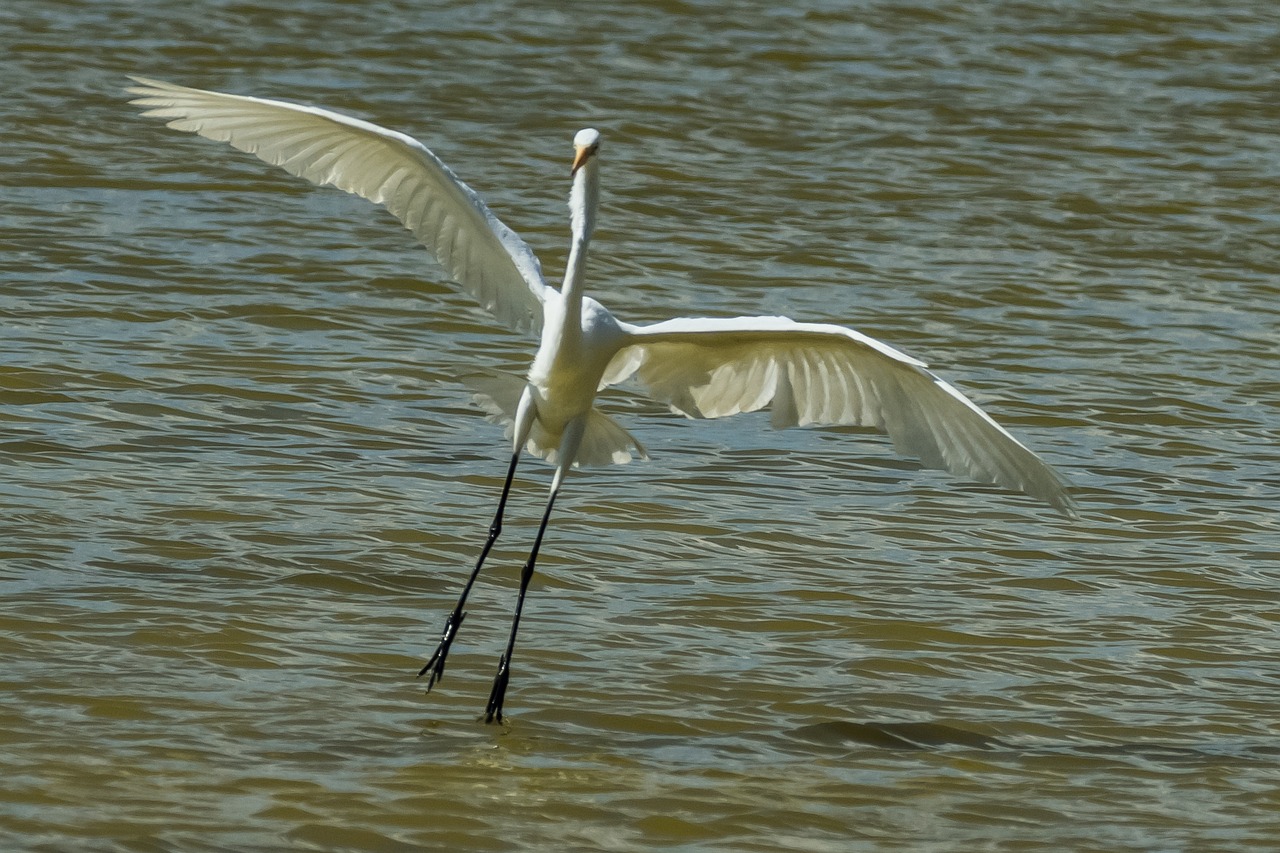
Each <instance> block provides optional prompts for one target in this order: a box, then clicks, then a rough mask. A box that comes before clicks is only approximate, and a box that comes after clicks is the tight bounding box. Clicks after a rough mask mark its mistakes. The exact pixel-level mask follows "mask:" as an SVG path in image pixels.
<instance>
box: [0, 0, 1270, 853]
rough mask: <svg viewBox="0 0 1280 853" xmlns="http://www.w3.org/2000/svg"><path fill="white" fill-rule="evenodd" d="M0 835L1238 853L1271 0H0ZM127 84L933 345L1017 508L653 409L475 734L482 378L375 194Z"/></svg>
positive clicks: (681, 268)
mask: <svg viewBox="0 0 1280 853" xmlns="http://www.w3.org/2000/svg"><path fill="white" fill-rule="evenodd" d="M0 55H3V57H4V59H3V60H2V61H0V78H2V79H3V80H4V82H5V83H6V86H5V90H6V92H7V94H8V104H9V108H8V110H7V111H6V120H5V122H4V123H3V125H4V128H3V134H4V142H5V144H4V145H3V147H0V152H3V153H0V157H2V158H3V159H4V167H3V169H2V170H0V183H2V184H3V187H0V192H2V194H3V199H4V202H5V203H4V205H3V206H2V207H0V329H3V338H2V339H0V353H2V357H0V466H2V470H3V474H2V475H0V554H2V555H3V563H2V564H0V593H2V596H3V597H2V598H0V683H2V687H0V769H2V772H0V840H2V841H3V843H2V844H0V846H3V847H4V848H5V849H14V850H17V849H23V850H26V849H30V850H49V851H55V850H56V851H62V850H127V851H135V850H137V851H155V850H175V851H176V850H183V851H193V850H200V851H202V850H236V851H241V850H274V849H314V850H416V849H424V848H426V849H449V850H514V849H547V850H552V849H554V850H643V849H653V848H670V849H678V850H687V851H712V850H715V851H750V850H760V851H764V850H770V851H772V850H788V851H826V850H839V851H844V850H851V849H855V850H871V849H885V850H897V849H901V850H912V851H951V850H959V849H964V850H1002V851H1014V850H1027V851H1031V850H1037V851H1038V850H1097V851H1116V850H1258V851H1263V850H1266V851H1269V850H1273V849H1275V844H1276V838H1280V816H1278V815H1280V769H1277V759H1278V756H1277V733H1278V732H1277V722H1276V721H1277V718H1278V715H1277V700H1276V696H1277V692H1278V691H1280V637H1278V636H1277V621H1278V617H1277V613H1280V609H1278V608H1277V603H1280V535H1277V532H1278V531H1277V528H1278V527H1280V524H1278V523H1277V514H1276V509H1277V498H1278V497H1280V473H1278V472H1277V466H1278V463H1280V450H1277V440H1278V439H1280V404H1278V403H1277V400H1278V399H1280V381H1278V380H1277V372H1276V371H1277V367H1278V366H1280V360H1278V359H1277V347H1276V340H1277V332H1276V329H1277V325H1278V323H1280V309H1277V304H1280V279H1278V278H1277V276H1278V275H1280V260H1278V259H1280V217H1278V216H1277V203H1276V199H1277V196H1278V193H1277V190H1278V189H1280V145H1278V144H1277V139H1278V138H1280V137H1278V134H1280V102H1277V100H1276V97H1275V93H1276V91H1277V89H1278V88H1280V86H1278V84H1280V70H1278V69H1280V13H1277V12H1276V11H1275V7H1274V6H1273V4H1270V3H1262V2H1254V3H1236V4H1221V5H1219V4H1209V5H1205V4H1198V3H1197V4H1193V3H1173V4H1170V3H1133V4H1103V3H1082V4H1051V5H1050V6H1047V7H1044V8H1042V7H1041V4H1029V3H1028V4H1002V3H980V2H975V3H958V2H937V3H919V4H915V5H903V4H887V3H886V4H867V3H859V4H846V3H820V2H812V3H800V4H790V5H788V6H786V7H785V8H783V7H775V6H774V5H773V4H766V3H750V2H748V3H734V4H709V3H694V4H680V3H625V4H624V3H612V2H603V0H602V2H596V3H591V4H581V5H577V6H575V7H574V8H573V9H572V10H570V11H551V10H550V9H549V8H538V6H537V4H520V3H513V2H491V3H476V4H468V3H456V4H443V3H439V4H437V3H423V4H409V3H390V2H388V3H362V4H347V3H337V2H327V3H326V2H304V3H277V4H266V5H264V4H256V5H245V4H235V3H206V4H192V5H191V8H189V9H188V8H186V7H174V6H172V5H162V4H135V3H124V2H101V3H87V2H63V3H54V2H39V3H36V2H30V0H18V2H16V3H10V4H8V5H6V6H4V7H3V8H0ZM127 73H144V74H150V75H153V76H157V77H160V78H163V79H172V80H174V81H175V82H184V83H189V84H192V85H196V86H203V87H207V88H220V89H224V90H229V91H238V92H244V93H251V94H263V95H273V96H286V97H293V98H295V99H299V100H305V101H310V102H314V103H319V104H324V105H327V106H331V107H335V108H340V109H343V110H346V111H349V112H353V113H356V114H359V115H362V116H365V117H368V118H371V119H373V120H375V121H378V122H380V123H383V124H386V125H389V126H393V127H397V128H400V129H403V130H406V131H408V132H410V133H413V134H414V135H416V136H418V137H419V138H421V139H422V140H424V141H425V142H427V143H428V144H429V145H431V146H432V147H433V148H434V149H435V150H436V151H437V152H438V153H439V154H440V155H441V156H442V157H443V158H444V159H445V160H446V161H447V162H449V163H450V164H451V165H452V166H453V167H454V168H455V169H456V170H457V171H458V172H459V173H460V174H461V175H463V177H464V178H465V179H466V180H467V181H468V182H470V183H471V184H472V186H474V187H475V188H477V189H478V190H479V191H481V192H482V193H483V194H484V195H485V196H486V197H487V198H488V199H489V201H490V203H491V204H492V206H493V207H494V208H495V209H496V210H497V212H498V213H499V215H501V216H502V217H503V218H504V219H505V220H506V221H507V222H508V223H509V224H510V225H512V226H513V227H515V228H516V229H517V230H519V231H520V232H521V233H522V234H524V235H525V236H526V238H527V239H528V240H529V241H530V243H531V244H532V245H533V246H534V247H535V248H536V249H537V250H538V251H539V252H540V254H541V255H542V258H543V262H544V265H545V267H546V268H547V269H548V271H549V272H551V273H552V274H558V271H559V270H560V268H561V266H562V265H563V262H564V250H565V244H566V222H565V219H566V217H565V210H564V196H565V193H566V191H567V174H566V172H567V168H566V166H567V156H568V154H569V140H570V138H571V135H572V133H573V131H575V130H576V129H578V128H579V127H581V126H584V125H588V124H591V125H596V126H598V127H600V128H601V129H602V130H603V131H604V132H605V134H606V139H605V143H606V148H605V158H606V160H605V181H606V195H605V199H604V204H605V208H604V212H603V222H602V225H601V228H600V230H599V231H598V233H597V241H596V244H595V258H594V260H593V262H592V279H593V281H594V291H593V292H594V293H595V295H597V296H599V297H600V298H601V299H602V301H604V302H606V303H607V304H608V305H609V306H610V307H611V308H613V309H614V310H615V311H616V312H617V313H618V314H619V315H620V316H622V317H624V318H625V319H628V320H632V321H635V322H640V321H652V320H658V319H662V318H665V317H667V316H671V315H675V314H708V315H721V316H732V315H740V314H762V313H784V314H789V315H792V316H796V317H801V318H805V319H813V320H823V321H829V322H837V323H843V324H847V325H852V326H855V327H857V328H860V329H862V330H863V331H866V332H868V333H871V334H874V335H877V336H879V337H882V338H884V339H886V340H888V341H890V342H892V343H894V344H895V345H897V346H899V347H901V348H903V349H905V350H907V351H908V352H911V353H912V354H914V355H917V356H919V357H921V358H924V359H926V360H928V361H930V362H931V363H932V364H933V365H934V367H935V368H937V369H938V370H939V371H940V372H941V373H942V374H943V375H944V376H946V377H948V378H949V379H951V380H953V381H955V382H956V383H957V384H959V385H960V386H961V387H962V388H964V389H966V390H967V391H968V392H970V393H971V394H972V395H973V396H974V397H975V398H976V399H977V400H979V401H980V402H981V403H982V404H983V405H985V406H986V407H987V408H988V409H989V410H990V411H991V412H992V413H993V414H994V415H995V416H996V417H997V418H999V419H1000V420H1001V421H1002V422H1004V423H1006V424H1007V425H1008V426H1010V428H1012V429H1013V430H1014V431H1015V432H1016V433H1017V434H1019V435H1020V436H1021V437H1023V438H1024V439H1025V440H1026V441H1027V442H1028V443H1029V444H1031V445H1032V446H1033V447H1034V448H1036V449H1037V450H1038V451H1040V452H1041V453H1042V454H1043V455H1044V456H1045V457H1046V458H1047V459H1048V460H1050V461H1051V462H1052V463H1053V464H1055V465H1057V466H1058V467H1060V468H1061V470H1062V471H1063V472H1064V473H1065V474H1067V475H1068V476H1069V477H1070V478H1071V479H1072V480H1073V481H1074V482H1075V483H1076V484H1077V486H1078V491H1077V494H1078V497H1079V499H1080V502H1081V506H1082V510H1083V518H1082V519H1081V520H1080V521H1078V522H1069V521H1066V520H1063V519H1060V518H1058V517H1057V516H1055V515H1053V514H1052V513H1051V512H1050V511H1048V510H1046V509H1044V508H1042V507H1040V506H1038V505H1036V504H1034V503H1032V502H1030V501H1028V500H1026V499H1023V498H1021V497H1018V496H1014V495H1009V494H1006V493H1003V492H998V491H995V490H992V489H988V488H982V487H976V486H972V485H968V484H964V483H957V482H955V481H954V480H953V479H951V478H949V477H947V476H945V475H942V474H938V473H936V472H922V471H919V470H916V468H915V466H914V465H913V464H911V463H910V462H909V461H903V460H900V459H898V458H897V457H895V456H894V455H893V454H892V452H891V451H890V449H889V447H888V445H887V443H886V442H884V441H882V440H880V439H878V438H870V437H867V436H865V435H862V434H860V433H857V432H855V431H851V430H839V429H833V430H808V431H805V430H796V431H789V432H782V433H778V432H773V431H770V430H769V429H768V428H767V417H764V416H761V417H743V418H738V419H731V420H726V421H720V422H714V423H693V422H686V421H683V420H680V419H677V418H674V417H672V416H670V415H668V414H666V413H665V412H664V411H663V410H662V408H661V407H659V406H656V405H653V404H650V403H648V402H645V401H642V400H640V399H639V398H636V397H633V396H631V395H629V394H625V393H624V394H613V395H611V397H610V400H611V403H610V409H611V410H612V411H613V412H615V413H619V414H620V416H621V419H622V420H624V421H625V422H626V424H627V425H628V427H630V428H631V429H633V430H634V431H635V432H636V434H637V435H638V437H639V438H640V439H641V440H642V441H644V442H645V443H646V444H647V445H648V446H649V448H650V450H651V451H652V453H653V457H654V458H653V460H652V461H651V462H649V463H643V464H633V465H630V466H627V467H621V468H613V469H608V470H595V471H590V472H587V473H584V474H582V475H577V476H575V477H573V478H572V479H571V480H570V483H569V486H568V487H567V490H566V492H565V493H564V495H563V496H562V499H561V502H560V505H559V506H558V507H557V515H556V518H555V521H554V524H553V528H552V531H551V534H550V536H549V539H548V542H547V545H546V547H545V548H544V552H543V557H542V560H541V562H540V570H541V571H540V574H539V576H538V577H537V578H536V579H535V582H534V589H533V593H532V596H533V597H532V598H531V601H530V604H529V608H528V610H527V614H526V622H525V624H524V628H523V631H522V637H521V645H520V648H519V649H518V652H517V658H516V662H515V668H514V669H515V674H514V680H513V683H512V688H511V691H510V693H509V695H508V711H509V713H510V720H509V725H508V726H506V727H493V726H484V725H481V724H479V723H477V722H476V721H475V718H476V716H477V715H478V714H479V712H480V711H481V710H482V708H483V705H484V700H485V697H486V696H487V693H488V689H489V683H490V680H491V678H492V675H493V670H494V667H495V665H496V659H497V654H498V652H499V650H500V648H501V645H502V642H503V640H504V638H505V633H506V629H507V625H508V620H509V614H510V609H511V606H512V599H513V596H514V589H515V584H516V576H517V573H518V568H519V565H520V561H521V559H522V557H523V554H524V552H525V550H526V548H527V546H528V542H529V539H530V537H531V536H532V532H533V526H534V522H535V521H536V517H537V513H538V511H539V509H540V507H541V504H542V500H543V495H544V490H545V488H546V486H547V483H548V480H549V472H548V469H546V468H545V467H543V466H541V465H538V464H535V463H532V462H529V463H526V465H525V467H524V468H523V470H522V473H523V477H522V479H521V481H520V484H519V486H518V487H517V489H516V493H515V494H514V496H513V503H512V513H511V516H510V519H509V523H508V526H507V530H506V532H505V533H504V537H503V540H502V542H501V543H500V546H499V548H498V549H497V550H496V552H495V554H494V557H493V558H492V559H491V561H490V569H489V572H488V574H487V576H486V577H485V578H483V579H482V581H481V584H480V585H479V587H478V589H477V592H476V594H475V596H474V598H473V604H472V606H471V610H470V614H471V615H470V617H469V619H468V621H467V624H466V626H465V629H464V632H463V634H462V638H461V640H460V641H459V644H458V646H457V647H456V649H455V651H454V654H453V656H452V658H451V660H450V669H449V672H448V676H447V678H446V680H445V681H444V683H443V684H442V685H440V686H439V687H438V688H437V689H436V690H435V691H434V692H433V693H432V694H431V695H430V696H426V695H424V694H423V692H422V685H421V684H420V683H419V682H416V681H415V679H414V678H413V674H414V673H415V672H416V670H417V668H418V667H419V666H420V665H421V663H422V660H423V656H424V654H425V653H426V652H428V651H429V650H430V649H431V647H433V645H434V640H435V638H436V636H437V634H438V631H439V629H440V626H441V621H442V619H443V618H444V615H445V614H446V612H447V611H448V609H449V607H450V606H451V605H452V602H453V599H454V596H455V595H456V592H457V589H458V586H459V585H460V583H461V582H462V580H463V579H464V577H465V574H466V571H467V569H468V568H469V565H470V563H471V561H472V560H473V559H474V556H475V553H476V551H477V549H478V547H479V545H480V542H481V540H482V539H483V536H484V531H485V529H486V527H487V525H488V521H489V517H490V515H491V512H492V506H493V502H494V500H495V499H496V496H497V491H498V488H499V486H500V481H501V476H502V474H503V472H504V468H505V459H506V449H505V447H504V445H503V442H502V440H501V430H500V428H498V427H495V426H493V425H490V424H488V423H486V422H485V421H484V420H483V419H482V418H480V417H479V416H478V415H477V413H476V412H475V410H473V409H472V408H470V406H469V404H468V394H467V392H466V390H465V389H464V387H463V386H461V385H460V384H458V383H457V382H456V381H455V377H457V376H458V375H460V374H462V373H465V372H466V370H468V369H469V368H470V367H472V366H474V365H487V366H500V367H507V368H513V369H519V367H520V366H521V365H522V364H523V363H524V362H525V360H526V359H527V358H528V354H529V353H530V352H531V350H532V346H531V344H530V343H529V342H527V341H525V340H523V339H521V338H519V337H517V336H515V335H511V334H508V333H506V332H505V331H500V330H495V329H494V328H492V324H491V323H490V321H489V320H488V318H487V317H486V316H485V315H484V314H483V312H481V311H479V310H478V309H476V308H475V307H474V306H473V305H472V303H471V302H470V301H469V300H468V299H467V298H466V297H465V296H462V295H459V294H457V293H456V292H454V290H453V289H452V288H451V287H450V286H448V285H447V284H445V283H443V282H442V281H441V277H440V274H439V273H438V271H437V270H436V269H435V268H434V267H433V266H432V265H430V264H429V262H428V261H427V259H426V257H425V255H424V254H423V253H422V252H421V251H419V250H417V249H416V248H415V247H414V246H413V245H412V243H411V240H410V238H409V236H408V235H407V233H405V232H403V231H402V230H400V229H399V227H398V226H397V225H395V223H394V222H393V221H392V220H391V219H390V218H389V217H388V216H386V215H385V214H383V213H382V212H380V211H377V210H376V209H374V208H372V207H371V206H369V205H366V204H364V203H363V202H360V201H359V200H356V199H350V198H347V197H345V196H343V195H342V194H340V193H337V192H336V191H332V190H328V191H325V190H315V189H311V188H309V187H307V186H305V185H300V184H299V183H297V182H295V181H293V180H292V179H290V178H288V177H287V176H285V175H283V174H279V173H276V172H274V171H272V170H270V169H268V168H266V167H265V166H263V165H262V164H260V163H258V162H257V161H256V160H253V159H252V158H248V157H245V156H243V155H239V154H237V153H236V152H233V151H231V150H230V149H227V148H224V147H221V146H218V145H215V144H213V143H208V142H205V141H203V140H199V139H195V138H190V137H188V136H186V135H184V134H178V133H175V132H172V131H169V130H167V129H165V128H164V127H163V126H161V125H160V123H158V122H155V121H153V120H148V119H142V118H139V117H138V116H137V111H136V110H135V109H134V108H132V107H129V106H127V105H126V103H125V97H124V96H123V94H122V92H121V89H122V87H123V85H124V84H125V80H124V75H125V74H127Z"/></svg>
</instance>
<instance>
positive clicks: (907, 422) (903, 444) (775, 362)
mask: <svg viewBox="0 0 1280 853" xmlns="http://www.w3.org/2000/svg"><path fill="white" fill-rule="evenodd" d="M628 332H629V333H630V335H631V337H630V339H629V340H630V345H629V346H627V347H625V348H624V349H622V350H621V351H620V352H619V353H618V354H617V355H616V356H615V357H614V360H613V362H612V363H611V364H610V365H609V369H608V370H607V371H606V375H607V376H608V379H609V380H610V381H615V382H616V381H621V380H622V379H623V378H625V377H626V376H628V375H630V374H632V373H633V372H634V374H635V376H636V378H637V379H639V381H640V382H641V383H642V384H644V385H645V386H646V388H647V389H648V391H649V392H650V393H651V394H652V395H653V397H654V398H656V399H658V400H662V401H664V402H666V403H668V404H670V405H671V407H672V408H673V409H674V410H676V411H677V412H680V413H682V414H685V415H687V416H689V417H695V418H720V417H725V416H727V415H733V414H737V413H739V412H751V411H755V410H757V409H761V408H764V407H765V406H768V405H770V404H772V415H773V424H774V426H776V427H788V426H796V425H803V424H850V425H858V426H868V427H875V428H877V429H880V430H881V431H883V432H886V433H888V435H889V437H890V438H891V439H892V440H893V443H894V446H895V447H897V449H898V450H899V451H900V452H902V453H904V454H906V455H909V456H915V457H918V458H919V459H920V461H921V462H923V463H924V464H925V465H926V466H928V467H931V468H941V469H944V470H946V471H950V472H951V473H953V474H956V475H958V476H964V477H969V478H971V479H973V480H976V481H979V482H987V483H998V484H1000V485H1002V486H1004V487H1006V488H1009V489H1015V490H1017V491H1021V492H1025V493H1026V494H1028V495H1031V496H1033V497H1036V498H1039V499H1040V500H1043V501H1045V502H1046V503H1049V504H1050V505H1052V506H1053V507H1055V508H1056V509H1058V510H1059V511H1060V512H1063V513H1065V514H1068V515H1070V514H1071V513H1072V509H1071V507H1072V502H1071V498H1070V496H1069V495H1068V494H1067V491H1066V488H1065V485H1064V483H1063V481H1062V480H1061V479H1060V478H1059V477H1058V475H1057V474H1056V473H1055V472H1054V471H1053V469H1052V468H1050V467H1049V466H1048V465H1047V464H1045V463H1044V462H1043V461H1041V460H1040V458H1039V457H1037V456H1036V455H1035V454H1034V453H1032V452H1031V451H1030V450H1028V449H1027V448H1026V447H1024V446H1023V445H1022V444H1021V443H1020V442H1018V440H1017V439H1015V438H1014V437H1013V436H1011V435H1010V434H1009V433H1008V432H1006V431H1005V429H1004V428H1003V427H1001V426H1000V425H999V424H997V423H996V422H995V421H994V420H992V419H991V418H990V417H989V416H988V415H987V414H986V413H985V412H983V411H982V410H981V409H979V408H978V407H977V406H976V405H974V404H973V403H972V402H970V401H969V400H968V399H967V398H966V397H965V396H964V395H963V394H961V393H960V392H959V391H957V390H956V389H955V388H953V387H952V386H950V385H948V384H947V383H946V382H944V381H942V380H941V379H939V378H938V377H937V376H935V375H934V374H933V373H931V372H929V371H928V370H927V369H925V365H924V363H923V362H920V361H917V360H916V359H914V358H911V357H910V356H908V355H905V354H903V353H901V352H898V351H897V350H896V349H894V348H893V347H891V346H889V345H887V344H884V343H881V342H880V341H877V340H876V339H874V338H871V337H868V336H866V335H863V334H861V333H859V332H855V331H853V330H852V329H846V328H843V327H841V326H834V325H825V324H817V323H797V322H795V321H793V320H790V319H787V318H786V317H740V318H736V319H723V320H719V319H678V320H668V321H666V322H664V323H657V324H654V325H652V326H641V327H634V326H632V327H629V328H628Z"/></svg>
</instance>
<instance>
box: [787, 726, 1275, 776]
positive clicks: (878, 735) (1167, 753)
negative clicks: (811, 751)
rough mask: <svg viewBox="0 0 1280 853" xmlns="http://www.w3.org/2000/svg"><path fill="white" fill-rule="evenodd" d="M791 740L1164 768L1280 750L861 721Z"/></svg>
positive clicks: (1263, 757)
mask: <svg viewBox="0 0 1280 853" xmlns="http://www.w3.org/2000/svg"><path fill="white" fill-rule="evenodd" d="M790 736H791V737H792V738H793V739H795V740H799V741H804V742H806V743H808V744H811V745H813V746H814V747H816V748H817V749H818V751H821V752H823V753H825V754H831V753H838V752H850V751H857V750H861V749H865V748H867V747H871V748H874V749H886V750H903V751H910V750H920V751H924V750H943V749H947V748H956V747H958V748H961V749H981V750H990V751H999V752H1008V753H1016V754H1020V755H1024V756H1041V757H1059V758H1069V757H1076V758H1081V759H1111V760H1114V759H1123V760H1129V761H1150V762H1155V763H1159V764H1164V765H1171V764H1187V765H1199V764H1204V763H1205V762H1212V763H1215V764H1220V763H1222V762H1223V761H1227V762H1240V763H1251V762H1257V761H1265V762H1267V763H1269V764H1270V763H1274V762H1275V761H1276V759H1277V756H1280V747H1276V746H1268V745H1262V744H1243V743H1240V744H1233V745H1224V746H1223V747H1222V748H1221V749H1201V748H1196V747H1187V746H1174V745H1169V744H1160V743H1124V742H1112V743H1084V742H1080V741H1067V742H1064V743H1061V744H1052V743H1043V742H1041V743H1037V744H1035V745H1033V746H1028V745H1019V744H1017V743H1014V742H1011V741H1009V740H1001V739H1000V738H997V737H994V736H991V735H984V734H980V733H978V732H974V731H970V730H968V729H963V728H959V727H957V726H952V725H947V724H946V723H857V722H853V721H850V720H830V721H827V722H823V723H814V724H812V725H808V726H801V727H799V728H797V729H793V730H792V731H791V733H790Z"/></svg>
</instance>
